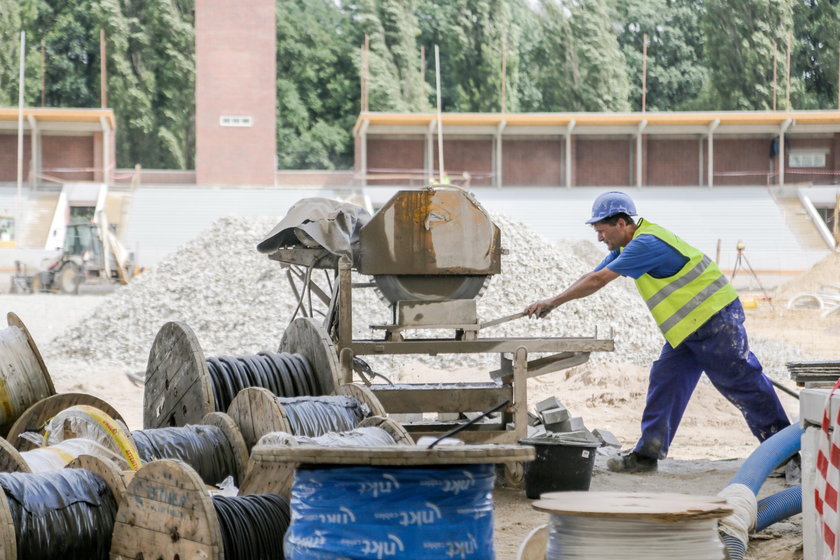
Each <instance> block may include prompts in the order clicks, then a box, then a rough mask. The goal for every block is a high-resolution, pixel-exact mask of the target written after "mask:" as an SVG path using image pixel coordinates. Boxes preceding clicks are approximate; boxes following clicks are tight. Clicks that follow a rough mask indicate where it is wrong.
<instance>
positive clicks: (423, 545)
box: [284, 464, 495, 560]
mask: <svg viewBox="0 0 840 560" xmlns="http://www.w3.org/2000/svg"><path fill="white" fill-rule="evenodd" d="M494 478H495V476H494V471H493V466H492V465H485V464H479V465H453V466H446V467H435V468H398V467H349V468H312V467H301V468H298V470H297V472H296V474H295V482H294V485H293V486H292V500H291V506H292V524H291V526H290V527H289V530H288V532H287V533H286V542H285V545H284V550H285V556H286V559H287V560H338V559H343V558H354V559H359V560H367V559H370V560H384V559H388V560H391V559H394V560H409V559H410V560H453V559H460V560H492V559H494V558H495V553H494V550H493V483H494Z"/></svg>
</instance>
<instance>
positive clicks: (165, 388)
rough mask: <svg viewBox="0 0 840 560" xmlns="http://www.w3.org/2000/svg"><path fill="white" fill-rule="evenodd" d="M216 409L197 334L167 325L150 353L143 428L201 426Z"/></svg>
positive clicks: (160, 332) (181, 326)
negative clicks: (205, 418)
mask: <svg viewBox="0 0 840 560" xmlns="http://www.w3.org/2000/svg"><path fill="white" fill-rule="evenodd" d="M215 407H216V403H215V400H214V398H213V390H212V387H211V385H210V375H209V373H208V371H207V362H206V360H205V358H204V352H203V351H202V349H201V345H200V344H199V343H198V339H197V338H196V336H195V333H193V331H192V329H190V328H189V327H188V326H187V325H186V324H184V323H177V322H169V323H166V324H165V325H163V327H161V329H160V331H158V334H157V336H156V337H155V340H154V343H153V344H152V349H151V351H150V352H149V362H148V365H147V366H146V383H145V390H144V394H143V427H144V428H165V427H174V426H185V425H187V424H198V423H200V422H201V419H202V418H204V416H205V415H207V414H209V413H211V412H215V411H216V408H215Z"/></svg>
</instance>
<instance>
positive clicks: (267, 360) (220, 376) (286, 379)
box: [207, 352, 324, 412]
mask: <svg viewBox="0 0 840 560" xmlns="http://www.w3.org/2000/svg"><path fill="white" fill-rule="evenodd" d="M207 370H208V371H209V372H210V385H211V387H212V390H213V399H214V401H215V403H216V410H217V411H218V412H227V409H228V407H230V403H231V402H232V401H233V399H234V397H236V394H237V393H239V391H241V390H242V389H246V388H248V387H262V388H263V389H268V390H269V391H271V392H272V393H274V394H275V395H277V396H278V397H303V396H315V395H321V394H323V393H324V391H323V388H322V387H321V384H320V383H319V381H318V377H317V376H316V375H315V371H314V370H313V369H312V366H311V365H310V364H309V360H307V359H306V357H305V356H302V355H301V354H289V353H287V352H279V353H278V352H260V353H259V354H256V355H253V356H220V357H218V358H207Z"/></svg>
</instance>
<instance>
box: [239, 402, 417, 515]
mask: <svg viewBox="0 0 840 560" xmlns="http://www.w3.org/2000/svg"><path fill="white" fill-rule="evenodd" d="M359 427H360V428H364V427H378V428H381V429H383V430H385V431H386V432H388V433H389V434H390V435H391V437H393V438H394V441H396V442H397V443H398V444H399V445H414V440H412V439H411V436H410V435H409V434H408V432H406V431H405V429H404V428H403V427H402V426H400V425H399V424H398V423H397V422H395V421H393V420H391V419H390V418H384V417H382V416H370V417H368V418H365V419H364V420H362V421H361V423H360V424H359ZM275 447H276V448H277V449H289V447H285V448H284V447H282V446H275ZM296 466H297V465H296V464H294V463H287V462H278V461H275V460H274V459H273V456H268V455H265V454H263V455H258V456H254V455H252V456H251V459H250V460H249V461H248V471H247V473H246V475H245V480H244V481H243V483H242V485H241V486H240V487H239V493H240V494H267V493H274V494H280V495H281V496H284V497H286V498H289V497H290V496H291V493H292V480H293V477H294V474H295V467H296Z"/></svg>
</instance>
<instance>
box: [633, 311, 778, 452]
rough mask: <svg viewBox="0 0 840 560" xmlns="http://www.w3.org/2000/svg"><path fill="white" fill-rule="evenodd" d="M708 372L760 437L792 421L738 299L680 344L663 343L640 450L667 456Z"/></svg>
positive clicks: (653, 372)
mask: <svg viewBox="0 0 840 560" xmlns="http://www.w3.org/2000/svg"><path fill="white" fill-rule="evenodd" d="M703 372H706V375H707V376H708V378H709V379H710V380H711V382H712V384H713V385H714V386H715V387H716V388H717V390H718V391H720V392H721V393H722V394H723V396H724V397H726V398H727V399H728V400H729V402H731V403H732V404H734V405H735V406H736V407H738V410H740V411H741V413H742V414H743V415H744V419H745V420H746V421H747V425H748V426H749V428H750V430H751V431H752V433H753V434H754V435H755V437H757V438H758V440H759V441H764V440H765V439H767V438H769V437H770V436H772V435H773V434H775V433H776V432H778V431H780V430H781V429H783V428H785V427H786V426H788V425H790V422H789V421H788V418H787V415H786V414H785V411H784V408H782V403H781V402H779V397H778V396H777V395H776V391H775V389H773V385H772V384H771V383H770V380H769V379H768V378H767V376H766V375H764V372H763V371H762V369H761V364H760V363H759V361H758V358H756V357H755V354H753V353H752V352H750V347H749V342H748V341H747V332H746V330H744V308H743V307H742V306H741V302H740V301H739V300H737V299H736V300H735V301H733V302H732V303H730V304H729V305H727V306H726V307H724V308H723V309H721V310H720V311H719V312H718V313H717V314H716V315H714V316H712V317H711V318H710V319H709V320H708V321H706V323H705V324H703V326H701V327H700V328H699V329H697V330H696V331H695V332H693V333H692V334H691V335H689V336H688V337H687V338H686V339H685V340H684V341H683V342H682V343H681V344H679V345H678V346H677V347H676V348H674V347H673V346H671V345H670V344H669V343H668V342H666V343H665V346H663V347H662V353H661V354H660V355H659V359H658V360H656V361H655V362H653V365H652V366H651V368H650V382H649V385H648V394H647V403H646V404H645V411H644V414H643V415H642V437H641V439H640V440H639V443H637V444H636V448H635V451H636V452H637V453H639V454H641V455H645V456H648V457H656V458H659V459H664V458H665V456H666V455H667V454H668V448H669V446H670V445H671V441H672V440H673V439H674V435H675V434H676V432H677V427H679V425H680V420H682V416H683V412H685V407H686V405H688V399H689V398H690V397H691V393H692V392H693V391H694V388H695V387H696V386H697V382H698V381H699V380H700V375H701V374H702V373H703ZM710 414H711V412H710Z"/></svg>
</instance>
